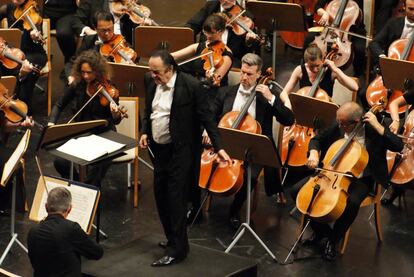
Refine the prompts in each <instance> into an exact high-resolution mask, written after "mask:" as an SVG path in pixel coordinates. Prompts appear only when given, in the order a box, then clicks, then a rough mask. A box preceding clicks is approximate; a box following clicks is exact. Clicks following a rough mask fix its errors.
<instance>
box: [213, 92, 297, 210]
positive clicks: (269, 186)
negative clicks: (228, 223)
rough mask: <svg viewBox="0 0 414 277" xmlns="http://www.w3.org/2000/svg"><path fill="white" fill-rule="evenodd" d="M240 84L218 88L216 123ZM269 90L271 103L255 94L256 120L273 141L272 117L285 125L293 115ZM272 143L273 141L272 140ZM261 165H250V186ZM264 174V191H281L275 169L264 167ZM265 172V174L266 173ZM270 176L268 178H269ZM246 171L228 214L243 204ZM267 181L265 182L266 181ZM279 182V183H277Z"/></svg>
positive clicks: (231, 103) (291, 119)
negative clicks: (272, 100) (272, 101)
mask: <svg viewBox="0 0 414 277" xmlns="http://www.w3.org/2000/svg"><path fill="white" fill-rule="evenodd" d="M239 86H240V85H234V86H227V87H222V88H220V89H219V91H218V94H217V97H216V100H215V104H214V107H213V113H214V115H215V116H216V121H217V123H218V122H219V119H220V118H222V117H223V116H224V115H225V114H226V113H228V112H230V111H232V108H233V104H234V101H235V99H236V96H237V92H238V89H239ZM270 89H271V92H272V93H273V94H274V95H275V101H274V103H273V105H271V104H270V103H269V102H268V101H267V100H266V99H265V98H264V97H263V95H262V94H261V93H257V96H256V117H255V119H256V121H257V122H258V123H259V124H260V126H261V127H262V134H263V135H266V136H267V137H269V138H270V139H271V140H272V141H273V135H272V123H273V117H276V119H277V120H278V121H279V122H280V123H281V124H282V125H285V126H289V125H292V124H293V123H294V120H295V118H294V115H293V113H292V111H291V110H290V109H288V108H286V107H285V106H284V105H283V103H282V101H281V100H280V98H279V96H277V95H278V94H277V92H276V88H272V87H270ZM273 143H274V141H273ZM262 168H263V167H262V166H260V165H257V164H253V165H252V175H251V184H252V188H253V187H254V186H255V185H256V183H257V178H258V176H259V174H260V171H261V170H262ZM264 169H265V176H266V175H267V176H268V180H265V185H266V192H267V193H268V194H270V195H271V194H274V193H277V192H280V191H281V186H280V180H279V178H278V176H277V173H275V172H274V171H276V169H274V168H271V167H265V168H264ZM266 173H267V174H266ZM272 176H273V178H272ZM269 177H270V178H269ZM246 179H247V172H246V173H245V176H244V181H243V186H242V188H241V189H240V190H239V191H238V192H237V193H236V195H235V197H234V201H233V203H232V205H231V208H230V216H236V215H238V213H239V211H240V209H241V207H242V206H243V203H244V201H245V200H246V189H247V180H246ZM266 181H267V182H266ZM275 182H276V183H275ZM278 184H279V185H278Z"/></svg>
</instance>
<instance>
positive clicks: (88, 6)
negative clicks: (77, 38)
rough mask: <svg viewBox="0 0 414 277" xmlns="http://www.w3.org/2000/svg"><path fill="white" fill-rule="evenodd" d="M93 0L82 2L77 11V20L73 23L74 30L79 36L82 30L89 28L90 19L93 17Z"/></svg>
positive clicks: (83, 0)
mask: <svg viewBox="0 0 414 277" xmlns="http://www.w3.org/2000/svg"><path fill="white" fill-rule="evenodd" d="M91 10H92V0H82V1H80V5H79V7H78V9H77V10H76V14H75V20H74V22H73V25H72V27H73V29H74V30H75V32H76V34H77V35H79V34H80V33H81V32H82V29H83V28H84V27H85V26H87V24H88V21H89V18H90V17H91Z"/></svg>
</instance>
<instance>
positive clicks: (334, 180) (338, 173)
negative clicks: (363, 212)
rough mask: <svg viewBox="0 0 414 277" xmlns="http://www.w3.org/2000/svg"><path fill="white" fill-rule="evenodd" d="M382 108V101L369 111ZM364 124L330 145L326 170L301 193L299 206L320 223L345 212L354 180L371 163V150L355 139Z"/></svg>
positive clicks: (313, 179)
mask: <svg viewBox="0 0 414 277" xmlns="http://www.w3.org/2000/svg"><path fill="white" fill-rule="evenodd" d="M384 101H385V100H384ZM383 108H384V105H383V104H381V105H376V106H374V107H372V108H371V110H370V111H371V112H373V113H376V112H378V111H380V110H381V109H383ZM364 126H365V123H364V122H363V121H362V120H360V121H359V122H358V124H357V125H356V126H355V128H354V130H353V131H352V132H351V134H349V137H348V138H346V139H345V138H343V139H340V140H337V141H336V142H334V143H333V144H332V145H331V146H330V147H329V149H328V151H327V152H326V155H325V157H324V159H323V165H324V166H323V169H322V170H321V171H320V172H319V174H318V175H317V176H315V177H312V178H311V179H309V181H308V182H307V183H306V184H305V185H304V186H303V187H302V188H301V190H300V191H299V193H298V196H297V198H296V207H297V208H298V210H299V211H300V212H301V213H303V214H305V215H307V216H308V217H309V218H311V219H313V220H315V221H318V222H333V221H335V220H337V219H338V218H339V217H340V216H341V215H342V213H343V211H344V210H345V207H346V204H347V191H348V188H349V185H350V184H351V181H352V179H353V178H354V177H357V176H360V175H361V174H362V172H363V171H364V169H365V167H366V166H367V165H368V158H369V157H368V151H367V150H366V149H365V147H364V146H362V145H361V144H360V143H359V142H357V141H356V140H355V139H354V138H355V136H357V135H358V134H359V132H360V131H361V130H362V129H363V128H364Z"/></svg>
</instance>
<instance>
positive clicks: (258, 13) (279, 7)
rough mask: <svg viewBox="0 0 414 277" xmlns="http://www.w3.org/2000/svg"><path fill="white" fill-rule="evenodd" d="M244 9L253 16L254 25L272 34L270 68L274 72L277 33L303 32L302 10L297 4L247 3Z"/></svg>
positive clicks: (304, 28)
mask: <svg viewBox="0 0 414 277" xmlns="http://www.w3.org/2000/svg"><path fill="white" fill-rule="evenodd" d="M246 9H247V10H248V11H250V12H251V13H252V14H253V15H255V25H257V26H258V27H259V28H261V29H266V30H268V31H272V32H273V50H272V68H273V71H275V70H276V37H277V31H292V32H303V31H305V30H306V26H305V18H304V13H303V8H302V6H301V5H298V4H290V3H275V2H267V1H249V2H247V3H246Z"/></svg>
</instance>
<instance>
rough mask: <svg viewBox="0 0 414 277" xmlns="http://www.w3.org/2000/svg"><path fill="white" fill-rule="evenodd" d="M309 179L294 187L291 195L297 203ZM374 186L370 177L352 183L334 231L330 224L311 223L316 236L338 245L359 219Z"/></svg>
mask: <svg viewBox="0 0 414 277" xmlns="http://www.w3.org/2000/svg"><path fill="white" fill-rule="evenodd" d="M309 178H310V177H306V178H304V179H302V180H301V181H299V182H298V183H296V184H295V185H294V186H293V187H292V191H291V195H292V198H293V200H294V201H296V196H297V195H298V193H299V190H300V189H301V188H302V186H303V185H304V184H305V183H306V182H307V181H308V180H309ZM373 184H374V181H373V179H372V178H371V177H370V176H368V177H363V178H361V179H355V180H354V181H352V182H351V184H350V186H349V189H348V199H347V203H346V208H345V210H344V212H343V213H342V215H341V216H340V217H339V218H338V220H337V221H336V222H335V223H334V226H333V229H331V227H330V226H329V225H328V223H319V222H315V221H311V224H310V225H311V227H312V229H313V231H314V232H315V234H316V236H319V237H328V238H329V239H330V240H331V241H332V242H333V243H338V242H339V241H340V240H341V239H342V238H343V237H344V235H345V233H346V231H347V230H348V229H349V227H350V226H351V224H352V223H353V222H354V220H355V218H356V217H357V215H358V211H359V207H360V205H361V203H362V201H363V200H364V199H365V197H367V195H368V193H369V192H370V191H371V190H372V187H373Z"/></svg>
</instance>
